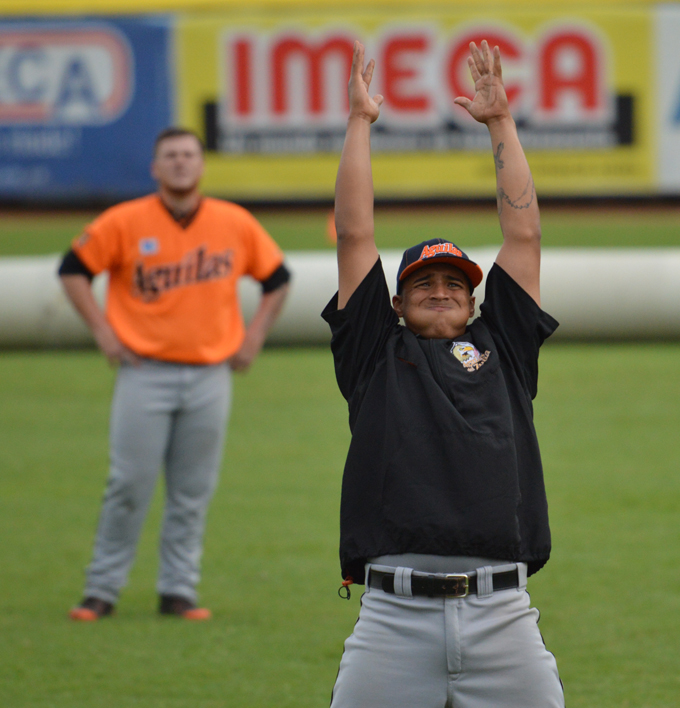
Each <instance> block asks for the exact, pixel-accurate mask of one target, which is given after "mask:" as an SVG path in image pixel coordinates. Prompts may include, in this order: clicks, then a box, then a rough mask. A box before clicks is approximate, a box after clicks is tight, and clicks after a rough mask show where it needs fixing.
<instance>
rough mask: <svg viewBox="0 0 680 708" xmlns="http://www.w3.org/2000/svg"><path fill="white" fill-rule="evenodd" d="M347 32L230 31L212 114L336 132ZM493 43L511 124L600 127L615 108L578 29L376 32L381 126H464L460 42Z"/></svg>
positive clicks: (464, 70) (241, 124)
mask: <svg viewBox="0 0 680 708" xmlns="http://www.w3.org/2000/svg"><path fill="white" fill-rule="evenodd" d="M358 36H361V35H360V33H352V32H350V31H347V30H345V29H342V28H338V27H328V28H326V29H325V30H323V31H321V32H315V33H309V34H305V33H304V32H302V31H280V32H277V33H275V34H266V33H254V32H229V33H227V34H226V35H225V36H224V37H223V41H222V66H223V72H222V76H223V85H222V91H221V92H222V103H221V107H220V109H221V115H222V118H223V125H224V127H228V128H229V129H232V130H233V129H237V130H238V129H242V130H248V129H258V130H260V131H262V130H265V131H266V130H267V129H271V130H280V129H281V128H286V127H288V128H296V127H297V128H302V127H305V126H306V127H307V128H317V129H323V128H326V129H331V130H332V129H335V128H338V127H340V126H342V125H343V124H344V121H345V120H346V116H347V109H348V104H347V81H348V78H349V74H350V67H351V63H352V47H353V43H354V39H355V38H356V37H358ZM482 39H486V40H487V41H488V42H489V44H490V45H491V46H494V45H498V46H499V47H500V50H501V55H502V60H503V72H504V80H505V86H506V91H507V94H508V98H509V100H510V104H511V109H512V111H513V114H514V115H515V117H517V118H519V119H522V118H524V119H526V120H527V121H528V122H530V123H532V124H534V125H562V126H567V125H572V126H576V125H589V126H595V125H604V124H607V123H609V122H611V120H612V118H613V114H614V110H615V106H614V100H613V91H612V89H611V87H610V86H608V78H607V77H608V74H609V68H608V51H607V46H606V40H605V38H604V37H603V36H601V35H600V34H599V33H598V32H597V30H596V29H594V28H592V27H590V26H587V25H585V24H584V25H564V24H562V25H560V24H557V25H549V26H545V27H544V28H543V29H541V30H539V31H538V32H537V33H536V34H535V35H534V36H533V37H532V39H531V40H529V39H527V38H526V37H524V36H523V35H522V34H520V32H519V31H518V30H517V29H515V28H513V27H511V26H500V25H479V24H478V25H474V26H471V25H467V26H465V27H464V28H462V29H461V30H460V31H457V32H454V33H453V34H451V35H449V36H441V32H440V31H439V29H438V28H437V27H434V26H428V25H422V26H415V27H414V26H413V25H409V26H395V25H388V26H385V27H384V28H383V29H382V31H381V32H380V33H379V35H378V36H376V37H374V38H372V39H371V40H370V41H368V42H367V52H366V54H367V57H375V59H376V73H375V77H374V81H373V85H372V86H371V92H372V93H381V94H383V96H384V98H385V102H384V105H383V109H382V118H381V123H382V124H383V125H384V126H386V127H389V126H394V127H399V126H404V127H406V126H409V127H416V126H422V127H430V128H432V127H435V126H437V125H442V124H450V123H453V124H456V125H458V126H459V127H461V128H465V126H469V125H470V120H471V119H470V118H469V115H468V114H467V112H466V111H464V110H463V109H461V108H460V107H458V106H456V105H455V104H454V103H453V100H454V99H455V98H456V97H457V96H461V95H467V96H469V97H471V96H472V93H473V88H472V82H471V80H470V78H469V71H468V67H467V63H466V61H467V57H468V55H469V48H468V46H469V43H470V42H471V41H475V42H476V43H477V44H478V45H479V44H480V42H481V40H482Z"/></svg>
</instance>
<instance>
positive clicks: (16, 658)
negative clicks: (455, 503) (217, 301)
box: [0, 208, 680, 708]
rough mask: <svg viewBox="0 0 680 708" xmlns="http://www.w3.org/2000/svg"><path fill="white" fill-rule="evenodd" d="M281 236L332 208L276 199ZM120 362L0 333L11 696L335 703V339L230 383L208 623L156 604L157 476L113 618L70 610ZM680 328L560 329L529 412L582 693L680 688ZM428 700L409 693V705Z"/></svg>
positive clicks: (555, 610)
mask: <svg viewBox="0 0 680 708" xmlns="http://www.w3.org/2000/svg"><path fill="white" fill-rule="evenodd" d="M258 216H259V217H260V218H261V220H262V222H263V223H264V224H265V226H266V227H267V228H268V229H269V230H270V232H271V233H272V234H273V235H274V236H275V237H276V238H277V240H278V241H279V242H280V243H281V245H282V247H283V248H284V249H286V250H294V249H305V248H311V249H319V248H328V247H329V246H328V244H327V241H326V235H325V231H326V219H327V212H326V211H323V210H318V211H310V212H299V213H297V212H285V211H284V212H271V211H269V212H262V213H259V214H258ZM90 218H91V215H87V214H76V215H67V214H56V215H55V214H52V215H45V214H37V215H19V214H10V215H5V216H2V217H0V257H2V256H8V255H30V254H44V253H54V252H60V251H64V250H65V249H66V248H67V247H68V243H69V241H70V239H71V238H72V236H73V235H74V234H76V233H78V232H79V230H80V229H81V228H82V226H83V225H84V224H85V223H87V221H88V220H89V219H90ZM677 223H678V219H677V212H674V211H672V210H640V211H639V212H638V211H635V210H629V209H628V210H626V209H621V210H617V211H615V212H611V211H610V212H606V213H599V212H594V211H590V210H587V211H584V212H576V211H573V210H565V209H544V210H543V238H544V240H543V243H544V246H546V247H549V246H574V247H583V246H600V247H601V246H637V247H641V246H649V247H655V246H677V245H678V244H679V243H680V239H679V238H678V233H677ZM376 232H377V240H378V242H379V244H380V246H381V247H405V246H407V245H411V243H412V242H413V241H415V240H417V239H421V238H423V239H424V238H429V237H432V236H445V237H449V238H452V239H453V240H455V241H459V242H460V244H461V245H462V246H464V247H465V246H480V245H490V244H493V243H498V241H499V233H498V226H497V220H496V216H495V213H494V210H493V208H490V209H489V210H488V211H487V212H484V211H480V210H477V209H474V210H473V209H462V210H454V209H444V208H442V209H436V210H430V211H428V210H414V211H413V212H408V211H399V210H379V211H378V214H377V218H376ZM113 377H114V372H113V371H112V370H111V369H109V368H108V367H107V365H106V364H105V362H104V361H103V359H102V357H101V356H99V355H98V354H97V353H96V352H93V351H81V352H58V351H46V352H0V539H1V540H2V543H0V561H1V563H2V569H3V573H2V579H1V580H0V607H1V608H2V613H0V706H2V707H3V708H4V707H5V706H7V708H29V707H30V708H137V706H139V707H141V706H144V707H145V708H195V707H196V706H200V707H201V708H218V707H219V708H225V707H228V708H265V707H266V708H272V707H273V706H276V707H277V708H312V706H314V707H318V706H327V705H328V703H329V697H330V690H331V687H332V684H333V681H334V678H335V674H336V671H337V665H338V661H339V659H340V655H341V652H342V643H343V641H344V639H345V638H346V636H347V635H348V634H349V633H350V632H351V630H352V626H353V624H354V622H355V619H356V616H357V613H358V608H359V601H358V598H359V592H356V593H355V594H353V597H352V600H351V601H350V602H344V601H342V600H340V599H338V597H337V595H336V590H337V587H338V584H339V581H340V575H339V567H338V561H337V543H338V511H339V492H340V480H341V473H342V466H343V463H344V456H345V453H346V449H347V444H348V441H349V433H348V427H347V416H346V409H345V404H344V402H343V400H342V399H341V397H340V394H339V393H338V391H337V388H336V385H335V381H334V376H333V371H332V363H331V358H330V354H329V352H328V351H326V350H325V349H324V348H318V349H314V348H311V349H268V350H266V351H265V352H264V353H263V355H262V357H261V358H260V359H259V360H258V362H257V363H256V365H255V367H254V369H253V370H252V371H251V372H250V373H249V374H248V375H246V376H239V377H237V380H236V390H235V402H234V412H233V416H232V421H231V425H230V429H229V439H228V443H227V453H226V458H225V461H224V465H223V474H222V478H221V484H220V487H219V489H218V491H217V494H216V497H215V500H214V503H213V505H212V507H211V510H210V516H209V525H208V531H207V535H206V550H205V557H204V575H203V581H202V585H201V590H202V599H203V601H204V602H205V604H206V605H207V606H209V607H210V608H211V609H212V610H213V612H214V615H215V616H214V619H213V620H212V621H211V622H209V623H206V624H201V625H192V624H190V623H185V622H182V621H176V620H174V619H172V618H161V617H159V616H158V615H157V614H156V612H155V609H156V595H155V589H154V588H155V572H156V568H157V554H156V547H157V541H158V527H159V520H160V511H161V502H162V485H159V489H158V493H157V495H156V498H155V500H154V504H153V507H152V510H151V514H150V517H149V519H148V522H147V525H146V527H145V530H144V534H143V537H142V540H141V543H140V547H139V552H138V561H137V563H136V565H135V568H134V570H133V573H132V577H131V580H130V584H129V587H128V589H127V590H126V591H125V593H124V595H123V596H122V599H121V601H120V603H119V607H118V615H117V616H116V617H115V618H111V619H109V620H106V621H102V622H100V623H97V624H95V625H80V624H74V623H72V622H70V621H69V620H68V619H67V616H66V615H67V611H68V609H69V607H70V606H71V605H73V604H74V603H76V602H77V601H78V600H79V599H80V593H81V589H82V583H83V569H84V566H85V565H86V564H87V562H88V560H89V556H90V552H91V545H92V540H93V534H94V529H95V525H96V521H97V515H98V513H99V505H100V499H101V495H102V492H103V488H104V483H105V479H106V474H107V418H108V406H109V402H110V396H111V388H112V384H113ZM679 398H680V343H675V344H672V343H667V344H653V343H631V344H618V345H583V344H581V345H576V344H562V345H552V344H548V345H546V347H545V348H544V350H543V353H542V355H541V382H540V386H539V396H538V399H537V401H536V422H537V428H538V431H539V438H540V440H541V443H542V450H543V457H544V466H545V471H546V482H547V486H548V495H549V501H550V509H551V520H552V529H553V540H554V543H553V545H554V551H553V558H552V559H551V561H550V563H549V564H548V565H547V567H546V568H545V569H544V570H543V571H541V572H540V573H539V574H538V575H537V576H535V577H534V578H533V579H532V580H531V583H530V591H531V594H532V599H533V601H534V603H535V605H536V606H537V607H539V608H540V610H541V613H542V619H541V629H542V631H543V634H544V636H545V639H546V643H547V645H548V647H549V648H550V649H551V650H552V651H553V652H554V653H555V654H556V656H557V660H558V665H559V668H560V672H561V676H562V679H563V681H564V683H565V687H566V695H567V705H568V706H569V708H592V707H593V706H596V707H597V708H675V707H676V706H677V705H678V696H679V695H680V666H679V663H680V662H679V661H678V659H677V637H678V635H679V632H680V580H679V579H678V578H679V577H680V576H678V572H677V568H678V566H679V564H680V557H679V556H680V524H678V508H679V505H680V475H678V469H680V464H679V463H680V459H679V458H680V453H679V449H678V445H677V441H676V438H677V430H678V429H680V410H679V408H678V400H679ZM414 708H416V707H414Z"/></svg>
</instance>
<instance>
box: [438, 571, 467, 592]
mask: <svg viewBox="0 0 680 708" xmlns="http://www.w3.org/2000/svg"><path fill="white" fill-rule="evenodd" d="M444 580H445V581H446V582H447V583H448V582H449V581H451V580H452V581H453V582H454V592H453V593H446V597H467V596H468V592H469V591H470V578H469V577H468V576H467V575H457V574H450V573H447V574H446V576H445V577H444Z"/></svg>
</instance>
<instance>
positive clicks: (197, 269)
mask: <svg viewBox="0 0 680 708" xmlns="http://www.w3.org/2000/svg"><path fill="white" fill-rule="evenodd" d="M233 268H234V252H233V250H232V249H230V248H229V249H227V250H226V251H221V252H219V253H213V254H208V249H207V248H206V247H205V246H199V247H198V248H196V249H195V250H193V251H190V252H189V253H187V254H186V255H185V256H184V258H182V260H181V261H180V262H179V263H163V264H161V265H154V266H147V267H145V265H144V263H143V262H141V261H138V262H137V263H136V264H135V272H134V280H133V294H134V295H135V297H139V298H141V299H142V300H144V301H145V302H152V301H153V300H156V299H158V297H160V295H161V294H162V293H164V292H166V291H167V290H171V289H173V288H180V287H183V286H185V285H194V284H196V283H201V282H204V281H206V280H215V279H217V278H227V277H228V276H229V275H231V273H232V271H233Z"/></svg>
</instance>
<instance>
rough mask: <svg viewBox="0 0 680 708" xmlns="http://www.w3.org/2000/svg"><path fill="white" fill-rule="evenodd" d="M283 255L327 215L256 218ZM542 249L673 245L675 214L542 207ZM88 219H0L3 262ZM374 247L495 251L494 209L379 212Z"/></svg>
mask: <svg viewBox="0 0 680 708" xmlns="http://www.w3.org/2000/svg"><path fill="white" fill-rule="evenodd" d="M255 213H256V215H257V216H258V218H259V219H260V220H261V221H262V223H263V224H264V226H265V227H266V228H267V229H268V230H269V232H270V233H271V234H272V235H273V236H274V238H276V240H277V241H278V243H279V244H280V245H281V247H282V248H283V249H284V250H298V249H302V250H316V249H321V250H322V249H325V248H331V247H332V246H331V245H330V244H329V242H328V239H327V237H326V224H327V219H328V214H329V210H323V209H316V210H306V211H289V210H278V211H277V210H266V211H264V210H261V211H256V212H255ZM541 214H542V225H543V245H544V247H546V248H549V247H551V246H554V247H557V246H560V247H565V246H566V247H579V248H584V247H591V246H600V247H602V246H605V247H606V246H618V247H658V246H666V247H668V246H679V245H680V235H679V234H678V223H679V221H680V209H670V208H644V207H639V208H632V207H623V206H621V207H619V208H616V209H608V210H606V211H602V210H594V209H585V210H580V211H579V210H575V209H565V208H556V207H544V208H542V212H541ZM94 216H95V214H92V213H81V214H68V213H61V214H59V213H56V214H54V213H52V214H40V213H38V214H30V213H29V214H17V213H10V214H6V215H4V216H3V215H0V258H1V257H2V256H16V255H37V254H44V253H61V252H63V251H65V250H66V249H67V248H68V246H69V244H70V242H71V239H72V238H73V237H74V236H75V235H77V234H78V233H80V231H81V229H82V228H83V226H84V225H85V224H87V223H88V222H89V221H90V220H91V219H92V218H93V217H94ZM375 229H376V241H377V243H378V246H379V247H380V248H407V247H408V246H411V245H413V243H414V242H418V241H421V240H425V239H428V238H435V237H441V238H447V239H450V240H452V241H454V242H456V243H457V244H458V245H460V246H461V247H462V248H463V249H465V248H472V247H475V246H491V245H494V244H500V230H499V227H498V218H497V216H496V211H495V208H494V207H493V206H491V205H489V206H484V207H477V208H471V207H460V208H454V207H441V208H430V209H427V208H410V209H409V208H404V209H397V208H383V209H378V210H377V212H376V219H375Z"/></svg>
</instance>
